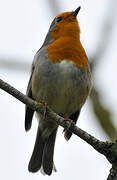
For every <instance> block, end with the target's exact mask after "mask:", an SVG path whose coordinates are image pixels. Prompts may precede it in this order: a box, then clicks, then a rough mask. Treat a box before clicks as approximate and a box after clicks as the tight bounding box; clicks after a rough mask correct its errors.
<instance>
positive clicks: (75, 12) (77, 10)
mask: <svg viewBox="0 0 117 180" xmlns="http://www.w3.org/2000/svg"><path fill="white" fill-rule="evenodd" d="M80 9H81V7H80V6H79V7H78V8H77V9H76V10H75V11H74V12H73V13H72V14H71V16H75V17H76V16H77V15H78V13H79V11H80Z"/></svg>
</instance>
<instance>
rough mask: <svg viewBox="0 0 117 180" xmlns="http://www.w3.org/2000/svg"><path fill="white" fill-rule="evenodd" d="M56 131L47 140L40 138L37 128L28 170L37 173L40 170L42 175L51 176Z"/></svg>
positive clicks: (40, 133) (40, 134) (39, 131)
mask: <svg viewBox="0 0 117 180" xmlns="http://www.w3.org/2000/svg"><path fill="white" fill-rule="evenodd" d="M56 132H57V129H55V130H54V131H53V132H52V133H51V135H50V136H49V137H48V138H44V137H43V136H42V132H41V130H40V128H39V127H38V132H37V137H36V142H35V146H34V150H33V153H32V156H31V159H30V162H29V166H28V170H29V171H30V172H33V173H34V172H37V171H38V170H39V169H40V168H42V169H43V171H44V173H45V174H47V175H51V173H52V170H53V167H54V165H53V154H54V144H55V138H56Z"/></svg>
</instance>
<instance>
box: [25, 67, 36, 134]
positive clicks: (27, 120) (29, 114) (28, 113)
mask: <svg viewBox="0 0 117 180" xmlns="http://www.w3.org/2000/svg"><path fill="white" fill-rule="evenodd" d="M33 71H34V68H32V73H31V76H30V80H29V83H28V87H27V92H26V95H27V96H28V97H30V98H32V89H31V81H32V74H33ZM33 114H34V110H32V109H31V108H29V107H28V106H27V105H26V107H25V130H26V131H28V130H29V129H30V128H31V124H32V118H33Z"/></svg>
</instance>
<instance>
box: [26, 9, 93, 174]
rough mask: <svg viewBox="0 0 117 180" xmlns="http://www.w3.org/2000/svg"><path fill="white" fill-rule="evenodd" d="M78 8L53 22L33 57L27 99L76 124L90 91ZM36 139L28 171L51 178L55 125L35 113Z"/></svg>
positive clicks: (28, 116) (30, 115) (30, 114)
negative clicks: (40, 103) (39, 172)
mask: <svg viewBox="0 0 117 180" xmlns="http://www.w3.org/2000/svg"><path fill="white" fill-rule="evenodd" d="M80 8H81V7H80V6H79V7H78V8H77V9H76V10H75V11H71V12H63V13H61V14H59V15H57V16H56V17H55V18H54V20H53V21H52V23H51V25H50V28H49V31H48V33H47V35H46V38H45V40H44V43H43V45H42V46H41V48H40V49H39V50H38V51H37V53H36V54H35V56H34V60H33V63H32V67H31V76H30V79H29V83H28V87H27V92H26V94H27V96H28V97H30V98H32V99H33V100H35V101H37V102H42V103H46V104H47V105H48V106H49V107H50V108H51V109H52V110H53V111H54V112H55V113H57V114H58V115H60V116H62V117H63V118H65V119H71V120H72V121H73V122H74V123H75V124H76V122H77V119H78V117H79V114H80V111H81V108H82V106H83V105H84V103H85V101H86V99H87V97H88V95H89V93H90V91H91V88H92V73H91V70H90V65H89V62H88V57H87V55H86V52H85V50H84V48H83V46H82V44H81V41H80V27H79V22H78V20H77V15H78V14H79V11H80ZM36 114H37V118H38V128H37V136H36V141H35V145H34V149H33V152H32V156H31V159H30V161H29V165H28V170H29V172H32V173H35V172H37V171H39V170H40V171H41V172H42V173H43V174H45V175H51V174H52V172H53V171H56V167H55V164H54V158H53V156H54V146H55V140H56V134H57V130H58V124H57V123H56V122H55V121H54V120H52V119H50V118H48V117H47V116H46V115H45V116H44V115H42V114H40V113H39V112H36ZM33 115H34V110H32V109H31V108H30V107H28V106H26V111H25V130H26V131H28V130H29V129H30V128H31V124H32V119H33ZM71 135H72V133H71V132H70V131H69V129H67V130H65V131H64V137H65V139H66V140H69V139H70V138H71Z"/></svg>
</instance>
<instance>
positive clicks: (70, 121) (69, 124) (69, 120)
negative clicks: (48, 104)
mask: <svg viewBox="0 0 117 180" xmlns="http://www.w3.org/2000/svg"><path fill="white" fill-rule="evenodd" d="M64 121H66V122H68V127H67V128H66V129H64V130H63V133H64V132H65V131H67V130H69V129H70V128H71V125H72V123H73V121H72V120H71V119H64Z"/></svg>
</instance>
